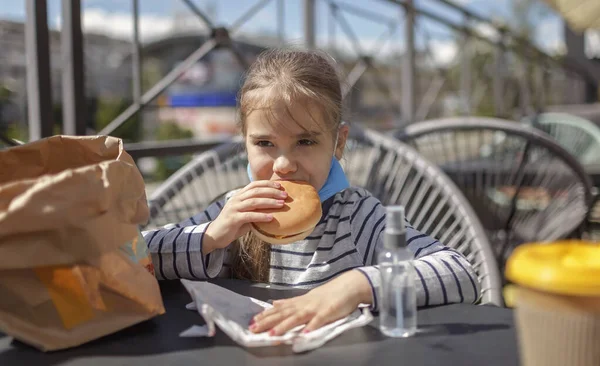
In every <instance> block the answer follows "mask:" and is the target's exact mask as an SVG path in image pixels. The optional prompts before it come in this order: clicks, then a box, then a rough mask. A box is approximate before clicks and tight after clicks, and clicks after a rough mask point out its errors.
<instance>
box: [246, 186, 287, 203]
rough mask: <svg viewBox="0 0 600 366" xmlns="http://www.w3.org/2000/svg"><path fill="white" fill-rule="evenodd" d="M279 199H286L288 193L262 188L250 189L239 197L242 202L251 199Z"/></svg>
mask: <svg viewBox="0 0 600 366" xmlns="http://www.w3.org/2000/svg"><path fill="white" fill-rule="evenodd" d="M260 197H263V198H277V199H286V198H287V192H286V191H282V190H280V189H276V188H272V187H260V188H253V189H250V190H248V191H246V192H244V193H242V194H240V195H239V197H238V198H239V200H240V201H245V200H247V199H251V198H260Z"/></svg>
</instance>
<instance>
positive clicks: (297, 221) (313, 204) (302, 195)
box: [252, 181, 323, 245]
mask: <svg viewBox="0 0 600 366" xmlns="http://www.w3.org/2000/svg"><path fill="white" fill-rule="evenodd" d="M279 183H280V184H281V188H282V189H283V190H284V191H286V192H287V194H288V197H287V198H286V199H285V203H284V205H283V207H282V208H279V209H269V210H260V212H265V213H270V214H272V215H273V220H271V221H270V222H255V223H253V224H252V232H253V233H254V235H256V236H257V237H258V238H259V239H261V240H263V241H265V242H267V243H270V244H278V245H281V244H290V243H293V242H296V241H298V240H302V239H304V238H306V237H307V236H308V235H309V234H310V233H311V232H312V231H313V230H314V228H315V226H316V225H317V224H318V223H319V220H321V215H322V214H323V211H322V209H321V200H320V199H319V194H318V193H317V191H316V190H315V188H314V187H313V186H311V185H310V184H308V183H306V182H299V181H280V182H279Z"/></svg>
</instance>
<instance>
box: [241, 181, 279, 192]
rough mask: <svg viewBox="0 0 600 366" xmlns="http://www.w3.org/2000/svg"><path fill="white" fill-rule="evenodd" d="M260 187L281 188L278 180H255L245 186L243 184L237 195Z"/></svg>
mask: <svg viewBox="0 0 600 366" xmlns="http://www.w3.org/2000/svg"><path fill="white" fill-rule="evenodd" d="M260 187H270V188H274V189H279V188H281V184H279V182H277V181H274V180H255V181H254V182H252V183H250V184H248V185H247V186H245V187H244V188H242V189H241V190H240V191H239V192H238V195H240V194H244V193H245V192H247V191H249V190H251V189H254V188H260Z"/></svg>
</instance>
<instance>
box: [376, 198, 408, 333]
mask: <svg viewBox="0 0 600 366" xmlns="http://www.w3.org/2000/svg"><path fill="white" fill-rule="evenodd" d="M386 210H387V213H386V227H385V232H384V235H385V236H384V249H383V250H382V251H381V252H380V253H379V254H378V258H377V259H378V264H379V269H380V271H381V293H380V296H379V300H380V304H379V320H380V329H381V332H382V333H383V334H385V335H387V336H389V337H410V336H412V335H414V334H415V332H416V331H417V296H416V290H415V269H414V262H413V258H414V256H413V254H412V252H410V251H409V249H408V248H407V247H406V225H405V222H404V207H402V206H389V207H387V208H386Z"/></svg>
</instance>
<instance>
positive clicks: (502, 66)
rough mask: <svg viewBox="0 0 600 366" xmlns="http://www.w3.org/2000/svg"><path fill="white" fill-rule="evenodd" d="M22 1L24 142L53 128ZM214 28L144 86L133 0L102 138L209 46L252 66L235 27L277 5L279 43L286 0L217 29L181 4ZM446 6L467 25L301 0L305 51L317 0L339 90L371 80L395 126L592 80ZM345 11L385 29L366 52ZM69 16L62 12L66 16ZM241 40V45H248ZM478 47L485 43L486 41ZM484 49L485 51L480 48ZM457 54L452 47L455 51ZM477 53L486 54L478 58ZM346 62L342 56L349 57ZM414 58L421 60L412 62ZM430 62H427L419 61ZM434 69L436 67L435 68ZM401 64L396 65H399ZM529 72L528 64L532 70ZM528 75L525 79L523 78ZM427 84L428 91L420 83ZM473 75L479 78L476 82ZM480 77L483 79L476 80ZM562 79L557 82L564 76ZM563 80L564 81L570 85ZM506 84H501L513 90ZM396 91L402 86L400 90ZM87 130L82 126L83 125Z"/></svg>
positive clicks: (32, 12)
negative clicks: (345, 45)
mask: <svg viewBox="0 0 600 366" xmlns="http://www.w3.org/2000/svg"><path fill="white" fill-rule="evenodd" d="M26 1H27V16H28V18H27V25H26V32H27V35H28V36H27V51H28V52H27V60H28V63H27V65H28V70H29V71H30V72H28V89H29V93H28V98H29V126H30V140H34V139H38V138H41V137H45V136H49V135H50V134H52V131H53V126H52V120H51V113H50V108H51V106H50V105H49V104H48V101H49V100H51V98H50V97H51V96H50V88H49V87H47V86H48V84H49V73H50V72H49V68H48V60H49V56H48V47H47V41H48V39H47V38H48V33H47V19H46V16H45V9H46V0H26ZM61 1H62V5H63V13H66V15H67V16H68V18H67V19H66V20H67V21H66V23H65V25H66V26H65V27H63V30H62V34H63V36H62V38H63V48H62V52H63V59H65V60H68V61H69V62H68V63H67V64H66V65H65V67H64V69H63V75H64V76H63V80H62V81H63V108H64V110H65V112H64V113H65V116H64V118H65V126H66V128H65V132H67V133H71V134H81V133H82V132H81V131H82V130H81V128H82V126H80V124H81V123H82V122H81V121H82V120H85V119H84V118H80V117H78V116H81V114H82V113H83V112H82V108H83V106H84V105H85V103H84V101H85V95H84V91H83V65H82V63H83V58H82V57H81V55H80V54H79V53H80V52H82V48H83V47H82V40H81V36H80V34H81V24H80V23H81V22H80V19H79V17H80V14H79V13H80V8H81V5H80V0H61ZM180 1H182V2H183V3H184V4H185V5H186V6H187V8H188V9H189V10H190V11H191V12H192V13H193V14H195V15H196V17H197V18H198V19H199V20H200V21H201V22H202V23H203V24H204V25H205V26H206V28H208V29H209V30H210V36H209V37H208V39H207V40H206V41H205V42H204V43H203V44H202V45H200V46H199V47H198V48H197V49H196V50H195V51H194V52H192V53H191V54H190V55H189V56H188V57H187V58H185V59H184V60H183V61H182V62H181V63H179V64H178V65H177V66H176V67H174V68H173V69H172V70H171V71H169V72H168V73H167V74H166V75H165V76H164V77H163V78H162V79H160V80H159V81H158V82H157V83H156V84H154V85H153V86H152V87H150V88H149V89H148V90H147V91H145V92H143V90H142V85H141V80H142V76H141V72H142V71H141V69H142V67H141V66H142V53H143V47H142V45H141V43H140V35H139V0H132V12H133V18H134V21H133V24H134V26H133V28H134V29H133V35H134V36H133V41H132V51H131V67H132V73H133V78H132V79H133V86H132V94H133V95H132V100H133V103H132V104H131V105H130V106H129V107H128V108H127V109H126V110H125V111H123V112H122V113H121V114H120V115H119V116H118V117H116V118H115V119H114V120H113V121H112V122H110V123H109V124H108V125H107V126H106V127H104V128H103V129H102V130H100V131H99V134H113V133H114V132H115V130H116V129H117V128H118V127H119V126H122V125H123V124H124V123H125V122H126V121H127V120H129V119H130V118H131V117H133V116H135V115H136V114H138V113H139V112H140V110H142V109H143V108H144V107H145V106H148V105H149V104H150V103H151V102H152V101H153V100H155V99H156V98H157V97H158V96H159V95H161V94H162V93H163V92H164V91H165V90H166V89H167V88H168V87H169V86H170V85H172V84H173V83H174V82H176V81H177V80H178V78H179V77H180V76H181V75H182V74H183V73H184V72H186V71H187V70H188V69H189V68H190V67H192V66H193V65H194V64H196V63H197V62H198V61H200V60H202V59H203V58H204V57H206V55H208V54H209V53H210V52H211V51H213V50H215V49H227V50H230V51H231V52H232V54H233V55H234V56H235V58H236V59H237V60H238V62H239V63H240V65H242V67H244V68H246V67H247V66H248V61H247V60H246V58H245V56H244V54H243V53H242V52H240V51H239V50H238V48H237V41H236V37H235V36H236V33H237V32H238V31H239V29H240V27H241V26H242V25H243V24H245V23H247V22H248V21H250V20H251V19H252V18H253V17H254V15H255V14H257V13H258V12H259V11H260V10H261V9H263V8H264V7H265V6H267V5H268V4H269V3H271V2H273V1H277V28H278V31H277V34H278V38H279V43H280V44H283V43H284V41H285V34H284V31H283V26H284V14H285V2H284V1H283V0H259V1H256V3H255V4H254V5H253V6H252V7H251V8H250V9H249V10H248V11H246V12H245V13H244V14H242V15H241V16H240V17H239V18H238V19H237V20H235V21H234V22H233V23H232V24H231V25H230V26H229V27H217V26H216V22H214V21H213V20H211V19H210V17H209V16H208V15H207V14H206V13H205V12H203V11H202V9H200V8H199V7H198V6H196V5H195V3H194V2H193V1H191V0H180ZM436 1H437V2H438V3H439V4H440V5H441V6H444V7H446V8H447V10H448V11H455V12H458V13H460V14H462V18H463V22H462V23H456V22H452V21H451V20H449V19H448V18H445V17H443V16H441V15H439V14H437V13H434V12H431V11H428V10H425V9H421V8H418V7H415V5H414V3H413V1H412V0H380V2H382V3H388V4H392V5H395V6H397V8H398V12H397V16H389V15H388V16H384V15H382V14H379V13H376V12H372V11H369V10H368V9H365V8H364V7H360V6H358V5H356V4H358V3H355V5H350V4H349V3H342V2H340V1H338V0H304V38H305V47H307V48H314V47H316V46H317V42H316V31H315V29H316V26H317V25H316V24H315V13H316V11H317V9H318V6H319V5H323V4H324V7H325V9H326V10H325V11H327V12H328V13H329V14H328V15H329V24H328V28H329V29H328V33H329V40H328V41H329V42H328V48H329V51H330V52H331V53H332V54H337V53H338V49H337V42H336V41H337V29H338V28H339V29H341V31H342V33H343V35H344V36H345V37H346V38H347V39H348V40H349V41H350V44H351V47H352V49H353V51H354V52H355V53H356V55H357V56H356V59H355V62H354V63H353V65H352V66H351V67H350V68H349V71H348V72H347V73H346V74H345V75H344V80H343V95H344V97H345V98H347V97H348V96H349V95H350V94H351V93H352V92H353V90H355V89H356V86H357V84H358V83H359V82H361V81H363V80H366V79H370V80H371V82H372V84H373V85H374V87H375V89H376V90H377V91H378V92H379V95H380V96H381V97H382V100H384V101H385V102H384V103H383V105H384V106H385V108H387V109H388V110H390V111H391V112H392V113H393V114H394V115H395V116H396V118H397V120H398V121H399V122H400V123H399V124H398V127H400V126H401V125H406V124H408V123H412V122H415V121H418V120H424V119H426V118H428V117H431V116H433V115H434V113H435V111H434V109H435V108H434V107H435V106H436V104H438V101H439V100H441V99H442V97H448V96H454V97H455V98H456V99H457V100H459V101H460V106H461V107H460V110H459V112H458V113H460V114H465V115H468V114H472V113H473V111H474V110H476V109H477V107H478V105H479V104H480V103H481V102H482V96H483V95H485V94H488V90H489V89H491V93H492V95H493V107H494V111H495V112H494V113H495V115H496V116H498V117H510V116H513V115H516V114H526V113H528V112H530V111H532V110H538V111H539V110H542V109H544V108H545V106H546V105H547V104H549V103H560V102H562V100H560V98H559V97H560V96H558V95H550V93H548V91H549V90H553V89H552V88H550V86H551V85H553V84H556V83H559V82H562V83H563V84H564V85H579V86H577V87H579V88H582V86H581V85H583V84H584V83H585V82H587V81H588V80H589V78H590V77H589V76H588V75H586V74H585V72H583V71H581V70H577V69H574V68H573V67H572V66H570V65H565V64H564V63H562V62H561V61H560V60H557V59H555V58H554V57H551V56H549V55H547V54H546V53H544V52H542V51H541V50H539V49H538V48H536V47H535V46H534V45H532V44H531V42H529V41H528V40H527V39H524V38H523V37H521V36H519V35H517V34H514V33H513V32H511V30H510V29H509V28H508V27H507V26H505V25H503V24H498V23H496V22H493V21H491V20H489V19H487V18H485V17H482V16H480V15H478V14H475V13H473V12H471V11H469V10H467V9H465V8H463V7H460V6H458V5H456V4H454V3H452V2H450V1H447V0H436ZM345 14H352V15H354V16H359V17H362V18H364V19H370V20H372V21H375V22H378V23H380V24H385V25H386V30H385V32H384V33H383V34H382V35H381V36H380V37H379V38H378V41H377V42H376V43H375V46H374V47H373V48H372V49H370V50H365V49H364V48H363V47H362V46H361V45H360V38H359V37H358V36H357V34H356V32H355V31H354V29H353V27H352V24H351V23H350V22H349V21H348V19H347V17H346V16H345ZM64 16H65V14H63V17H64ZM427 22H434V23H436V24H440V25H443V26H444V27H446V28H447V29H448V30H450V31H451V32H454V33H455V34H457V35H458V38H459V40H457V41H458V42H460V48H461V50H463V52H460V57H461V59H460V64H461V66H460V75H459V77H458V80H453V78H452V77H451V76H450V72H449V70H448V69H447V68H445V67H443V66H439V65H434V63H433V62H429V64H427V63H426V62H421V60H432V59H433V51H432V47H431V44H432V42H431V40H432V37H433V36H432V34H430V32H429V30H428V29H427V28H426V27H425V26H424V24H425V23H427ZM474 22H477V23H478V24H486V25H487V26H489V27H491V29H494V30H495V32H496V33H497V36H496V37H487V36H484V35H482V34H479V33H478V32H477V31H476V30H475V29H474V27H473V26H472V25H473V23H474ZM400 29H402V30H403V44H404V46H405V47H404V53H403V55H402V57H401V62H400V65H397V64H394V63H387V64H383V63H381V62H379V61H378V58H379V56H380V54H381V51H382V48H383V47H384V45H386V44H387V43H388V42H393V41H395V40H397V39H396V38H395V36H396V33H397V32H398V30H400ZM417 36H422V37H423V39H425V43H424V44H425V46H424V47H423V49H419V48H418V47H417V46H416V39H417ZM246 43H247V42H246ZM482 45H483V46H482ZM482 49H483V51H482ZM458 54H459V52H457V53H456V56H458ZM482 55H483V56H482ZM480 56H482V57H487V59H486V60H487V62H485V63H484V65H483V66H484V67H481V68H479V69H477V67H476V66H477V65H475V63H474V62H473V61H474V60H475V59H476V58H477V57H480ZM342 58H344V61H345V62H348V60H347V58H348V57H347V55H344V57H342ZM418 58H419V62H418V63H417V59H418ZM423 65H426V66H423ZM431 65H434V66H435V67H431ZM398 66H399V67H398ZM530 70H534V72H533V73H532V75H534V77H531V78H530V77H529V76H528V75H530V74H531V73H530V72H529V71H530ZM386 72H387V73H388V75H387V76H389V75H401V78H400V79H401V83H400V85H399V88H395V87H394V86H392V85H390V81H389V79H390V78H389V77H386V75H385V73H386ZM529 79H531V80H529ZM427 80H429V82H428V83H427V84H426V85H425V86H424V87H419V86H420V85H421V84H424V83H423V82H424V81H427ZM475 80H479V81H480V82H479V83H476V84H475V85H473V84H474V81H475ZM481 80H483V81H484V82H481ZM561 80H562V81H561ZM565 80H569V82H566V81H565ZM509 85H510V87H507V86H509ZM398 89H399V90H398ZM83 127H85V126H83ZM213 143H214V142H208V143H204V142H197V141H171V142H142V143H136V144H130V145H129V149H130V151H132V152H133V154H134V155H136V156H140V157H141V156H152V155H153V154H156V155H168V154H180V153H188V152H194V151H199V150H203V149H205V148H209V147H210V146H213Z"/></svg>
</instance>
